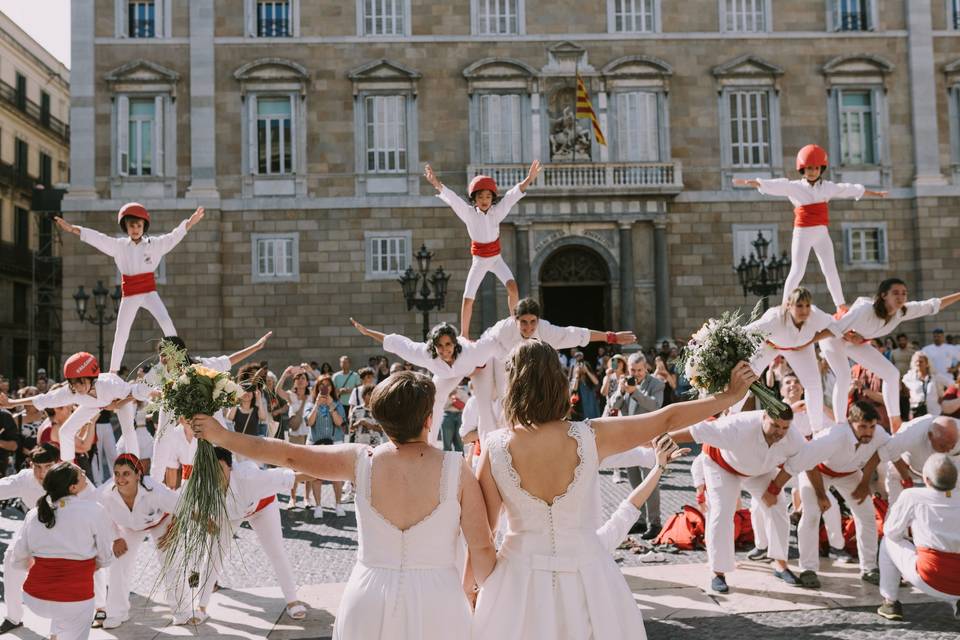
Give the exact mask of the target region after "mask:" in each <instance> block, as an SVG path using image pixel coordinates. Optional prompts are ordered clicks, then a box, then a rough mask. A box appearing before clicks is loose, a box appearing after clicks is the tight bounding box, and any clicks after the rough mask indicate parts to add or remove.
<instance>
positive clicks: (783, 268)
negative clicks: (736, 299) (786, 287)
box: [734, 231, 790, 311]
mask: <svg viewBox="0 0 960 640" xmlns="http://www.w3.org/2000/svg"><path fill="white" fill-rule="evenodd" d="M750 244H751V245H752V246H753V250H754V253H751V254H750V259H749V260H747V258H746V257H741V258H740V264H738V265H737V266H736V267H734V269H735V270H736V272H737V279H738V280H739V282H740V286H741V287H742V288H743V295H745V296H746V295H747V294H750V293H752V294H754V295H757V296H761V298H762V299H763V310H764V311H766V310H767V309H769V308H770V300H769V297H770V296H772V295H774V294H776V293H777V292H778V291H779V290H780V288H781V287H782V286H783V281H784V280H786V278H787V273H788V272H789V271H790V258H788V257H787V252H786V251H784V252H783V254H782V255H781V256H780V257H779V258H777V256H773V257H771V258H770V259H769V260H768V259H767V250H768V249H769V247H770V241H769V240H767V239H766V238H765V237H764V236H763V232H762V231H758V232H757V239H756V240H754V241H753V242H751V243H750Z"/></svg>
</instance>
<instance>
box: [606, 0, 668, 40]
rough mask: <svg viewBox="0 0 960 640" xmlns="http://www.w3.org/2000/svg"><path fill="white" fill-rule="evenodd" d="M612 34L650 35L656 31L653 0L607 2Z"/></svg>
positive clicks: (616, 0)
mask: <svg viewBox="0 0 960 640" xmlns="http://www.w3.org/2000/svg"><path fill="white" fill-rule="evenodd" d="M607 1H608V2H609V3H610V7H609V9H608V13H609V14H610V16H611V18H612V20H611V24H610V30H611V31H612V32H613V33H651V32H653V31H654V30H655V29H656V23H655V18H656V14H655V11H656V6H655V5H656V2H655V0H607Z"/></svg>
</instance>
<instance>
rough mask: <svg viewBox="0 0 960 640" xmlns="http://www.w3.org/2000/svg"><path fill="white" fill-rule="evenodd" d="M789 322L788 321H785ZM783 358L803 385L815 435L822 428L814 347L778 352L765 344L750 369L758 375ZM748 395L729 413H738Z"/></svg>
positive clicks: (821, 405)
mask: <svg viewBox="0 0 960 640" xmlns="http://www.w3.org/2000/svg"><path fill="white" fill-rule="evenodd" d="M787 322H790V320H787ZM778 355H779V356H783V357H784V359H785V360H786V361H787V364H789V365H790V368H791V369H793V372H794V373H795V374H797V379H798V380H799V381H800V384H801V385H803V390H804V394H803V399H804V400H805V401H806V403H807V415H809V417H810V428H811V429H813V432H814V433H816V432H817V431H820V429H822V428H823V380H822V379H821V378H820V369H819V367H818V366H817V352H816V349H815V348H814V346H813V345H812V344H811V345H808V346H806V347H804V348H803V349H800V350H799V351H780V350H779V349H774V348H773V347H771V346H770V345H769V344H765V345H763V346H762V347H760V349H759V350H758V351H757V352H756V354H754V356H753V360H752V361H751V362H750V367H751V368H752V369H753V370H754V371H755V372H756V373H757V375H760V374H761V373H763V370H764V369H766V368H767V367H769V366H770V363H772V362H773V361H774V359H775V358H776V357H777V356H778ZM749 397H750V394H747V395H745V396H744V397H743V399H742V400H740V402H738V403H737V404H735V405H734V407H733V409H731V413H739V411H740V410H741V409H742V408H743V404H744V403H745V402H746V401H747V398H749Z"/></svg>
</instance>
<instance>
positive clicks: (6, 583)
mask: <svg viewBox="0 0 960 640" xmlns="http://www.w3.org/2000/svg"><path fill="white" fill-rule="evenodd" d="M27 506H28V507H30V508H32V507H33V505H27ZM12 548H13V545H12V544H10V545H9V546H8V547H7V553H5V554H4V556H3V600H4V602H6V603H7V615H6V618H7V620H9V621H10V622H23V581H24V580H26V579H27V572H26V571H24V570H23V569H20V568H18V567H17V566H15V565H14V564H13V554H12V553H10V550H11V549H12Z"/></svg>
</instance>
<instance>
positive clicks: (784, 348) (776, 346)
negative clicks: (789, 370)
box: [767, 340, 806, 351]
mask: <svg viewBox="0 0 960 640" xmlns="http://www.w3.org/2000/svg"><path fill="white" fill-rule="evenodd" d="M767 344H768V345H770V346H771V347H773V348H774V349H776V350H777V351H802V350H803V349H806V347H781V346H780V345H778V344H776V343H773V342H770V341H769V340H767Z"/></svg>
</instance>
